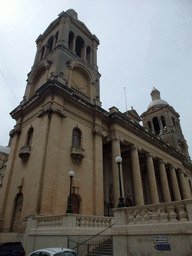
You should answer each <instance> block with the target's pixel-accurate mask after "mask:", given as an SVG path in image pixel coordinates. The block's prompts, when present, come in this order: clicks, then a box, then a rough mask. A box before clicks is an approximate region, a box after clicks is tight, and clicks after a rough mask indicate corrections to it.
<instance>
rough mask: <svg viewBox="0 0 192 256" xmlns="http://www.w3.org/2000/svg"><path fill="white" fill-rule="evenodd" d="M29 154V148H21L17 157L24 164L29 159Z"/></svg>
mask: <svg viewBox="0 0 192 256" xmlns="http://www.w3.org/2000/svg"><path fill="white" fill-rule="evenodd" d="M30 153H31V146H23V147H21V148H20V150H19V157H20V158H21V159H22V161H23V162H26V161H27V159H28V158H29V155H30Z"/></svg>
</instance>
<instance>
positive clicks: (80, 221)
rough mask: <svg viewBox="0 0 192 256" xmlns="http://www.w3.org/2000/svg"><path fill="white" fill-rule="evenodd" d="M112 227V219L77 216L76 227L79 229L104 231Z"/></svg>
mask: <svg viewBox="0 0 192 256" xmlns="http://www.w3.org/2000/svg"><path fill="white" fill-rule="evenodd" d="M111 225H112V218H108V217H98V216H85V215H84V216H81V215H79V216H77V227H79V228H101V229H105V228H108V227H110V226H111Z"/></svg>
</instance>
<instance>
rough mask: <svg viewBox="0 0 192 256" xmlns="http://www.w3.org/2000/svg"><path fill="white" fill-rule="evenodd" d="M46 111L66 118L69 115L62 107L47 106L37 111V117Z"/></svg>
mask: <svg viewBox="0 0 192 256" xmlns="http://www.w3.org/2000/svg"><path fill="white" fill-rule="evenodd" d="M46 113H56V114H57V115H58V116H60V117H62V118H63V117H64V118H66V117H67V115H66V114H65V112H64V111H63V110H62V109H59V108H56V107H55V106H47V107H45V108H42V109H41V110H39V112H38V113H37V117H39V118H40V117H42V116H43V115H45V114H46Z"/></svg>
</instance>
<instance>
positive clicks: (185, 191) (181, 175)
mask: <svg viewBox="0 0 192 256" xmlns="http://www.w3.org/2000/svg"><path fill="white" fill-rule="evenodd" d="M178 174H179V181H180V184H181V193H182V195H183V199H188V198H191V193H190V190H189V185H188V184H187V181H186V179H185V176H184V173H183V171H182V170H179V171H178Z"/></svg>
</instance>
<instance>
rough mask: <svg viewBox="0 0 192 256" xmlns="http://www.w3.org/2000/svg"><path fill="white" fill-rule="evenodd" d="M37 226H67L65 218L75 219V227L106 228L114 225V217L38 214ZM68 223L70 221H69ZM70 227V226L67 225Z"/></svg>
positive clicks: (44, 227)
mask: <svg viewBox="0 0 192 256" xmlns="http://www.w3.org/2000/svg"><path fill="white" fill-rule="evenodd" d="M36 218H37V228H43V229H46V228H65V224H64V223H65V221H64V219H65V218H68V220H69V219H70V218H71V219H75V226H74V228H86V229H87V228H89V229H94V228H95V229H105V228H108V227H110V226H111V225H112V219H113V218H110V217H99V216H86V215H76V214H72V215H71V216H69V215H55V216H38V217H36ZM67 222H68V223H69V222H70V220H69V221H67ZM67 227H69V226H67Z"/></svg>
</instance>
